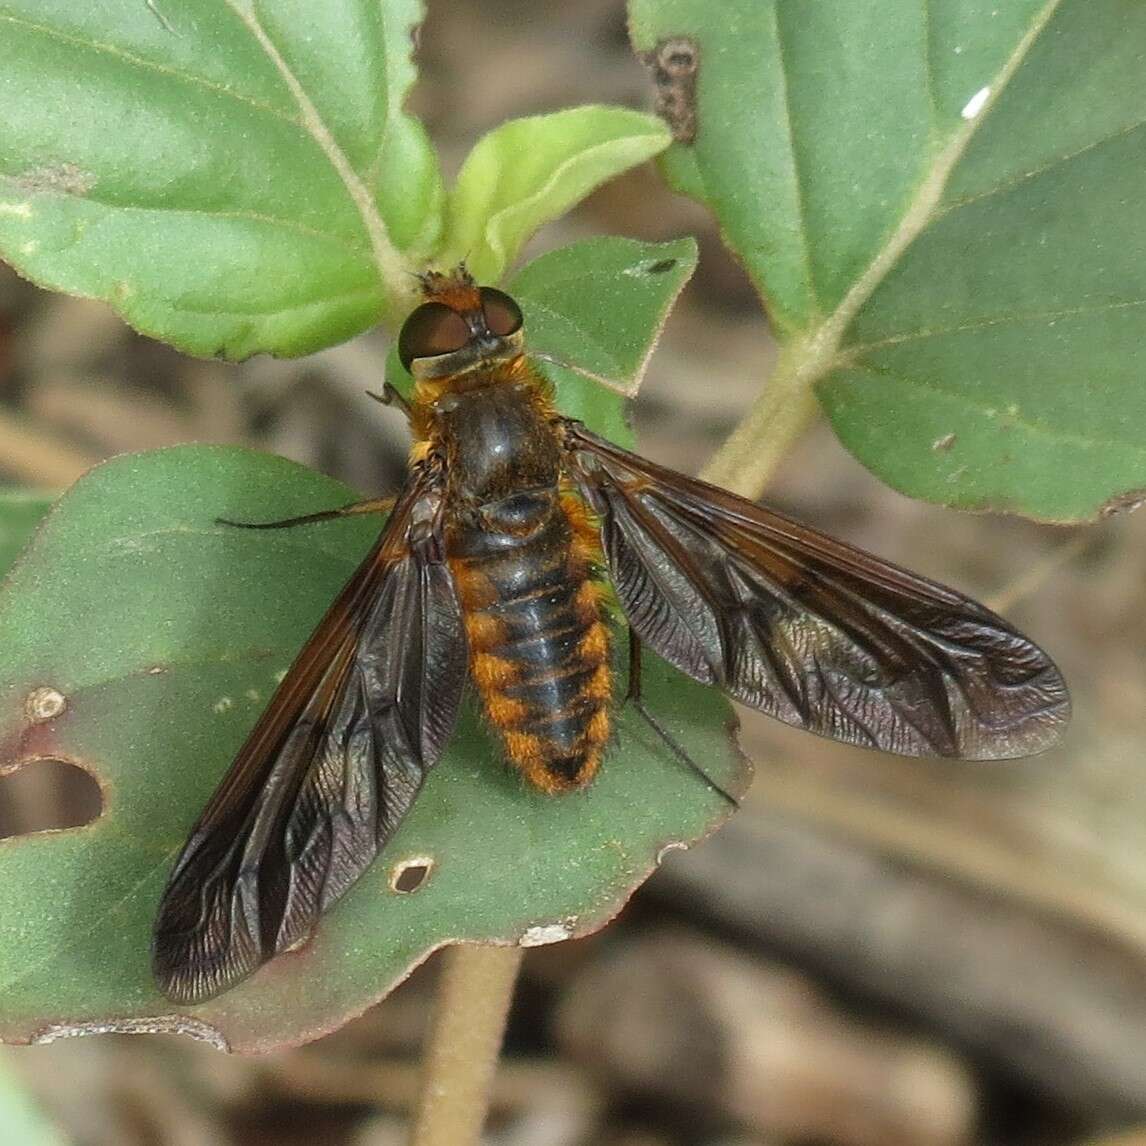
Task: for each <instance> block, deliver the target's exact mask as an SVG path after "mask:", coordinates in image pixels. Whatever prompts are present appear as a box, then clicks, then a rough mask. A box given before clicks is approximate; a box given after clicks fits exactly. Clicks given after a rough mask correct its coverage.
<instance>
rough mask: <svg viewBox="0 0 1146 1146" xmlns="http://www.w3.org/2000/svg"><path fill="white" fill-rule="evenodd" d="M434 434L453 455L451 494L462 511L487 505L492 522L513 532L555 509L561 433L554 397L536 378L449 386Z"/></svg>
mask: <svg viewBox="0 0 1146 1146" xmlns="http://www.w3.org/2000/svg"><path fill="white" fill-rule="evenodd" d="M433 436H434V437H435V438H436V439H437V442H438V444H439V448H440V449H442V450H443V452H444V454H445V456H446V459H447V474H448V482H449V489H448V494H447V499H448V501H449V502H450V503H451V505H452V506H453V507H454V508H455V509H457V510H458V511H459V512H467V511H468V512H471V513H474V514H480V513H481V511H482V510H483V509H486V510H488V511H490V513H491V514H492V520H491V527H493V528H500V527H501V526H502V525H504V526H505V527H506V528H508V529H509V531H510V532H515V531H516V530H517V528H518V527H519V526H520V525H521V524H524V522H525V521H527V520H529V519H531V518H533V519H537V520H540V518H541V517H542V516H545V515H547V513H548V511H549V509H550V508H551V505H552V503H553V500H554V499H555V498H556V495H557V489H558V484H559V480H560V476H561V449H560V439H559V437H558V434H557V430H556V428H555V426H554V423H553V413H552V407H551V406H550V403H549V400H548V397H547V396H546V395H545V393H544V392H543V391H542V390H541V389H540V388H539V387H537V386H536V385H535V384H534V383H533V382H532V381H529V380H523V381H517V382H498V381H494V382H491V384H490V385H487V386H482V387H478V388H473V389H463V390H456V391H451V392H447V393H445V394H443V395H442V397H440V398H439V399H438V400H437V401H436V402H435V404H434V427H433Z"/></svg>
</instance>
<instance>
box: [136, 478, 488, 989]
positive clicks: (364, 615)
mask: <svg viewBox="0 0 1146 1146" xmlns="http://www.w3.org/2000/svg"><path fill="white" fill-rule="evenodd" d="M420 501H423V498H422V497H421V494H420V492H419V490H418V489H417V488H414V489H412V490H411V491H409V492H408V493H407V494H404V495H403V497H402V498H401V499H400V500H399V502H398V505H397V506H396V507H395V509H394V512H393V514H392V515H391V518H390V521H389V522H388V523H387V526H386V528H385V530H384V532H383V534H382V536H381V537H380V538H379V540H378V542H377V544H376V545H375V546H374V548H373V550H372V551H371V552H370V554H369V555H368V556H367V558H366V560H365V561H364V562H363V563H362V565H361V566H360V567H359V568H358V570H357V571H356V572H355V574H354V576H353V577H352V578H351V580H350V581H349V582H348V583H347V585H346V587H345V588H344V589H343V591H342V593H341V594H340V596H339V597H338V599H337V600H336V601H335V603H334V604H333V605H332V606H331V608H330V609H329V610H328V611H327V613H326V615H325V617H324V618H323V619H322V621H321V622H320V623H319V625H318V627H317V629H316V630H315V631H314V633H313V634H312V635H311V637H310V639H309V640H308V641H307V643H306V645H305V646H304V647H303V650H302V652H301V653H300V654H299V656H298V657H297V659H296V660H295V662H294V664H293V665H292V666H291V668H290V671H289V672H288V673H287V675H286V677H285V678H284V679H283V682H282V684H281V685H280V686H279V689H278V691H277V692H276V693H275V695H274V697H273V698H272V700H271V702H270V704H269V705H268V707H267V709H266V711H265V712H264V713H263V715H262V717H261V718H260V720H259V722H258V724H257V725H256V726H255V729H254V730H253V732H252V733H251V735H250V737H249V738H248V739H247V742H246V743H245V744H244V746H243V748H242V749H241V750H240V752H239V755H238V756H237V757H236V759H235V762H234V764H233V765H232V767H231V770H230V771H229V772H228V773H227V775H226V777H225V778H224V780H223V782H222V783H221V784H220V786H219V788H218V789H217V791H216V792H215V794H214V795H213V796H212V798H211V800H210V802H209V803H208V805H207V807H206V809H205V810H204V812H203V814H202V816H201V817H200V819H199V822H198V823H197V824H196V825H195V828H194V829H193V831H192V833H191V836H190V838H189V840H188V842H187V844H186V846H185V848H184V850H183V853H182V854H181V856H180V857H179V860H178V862H177V864H176V867H175V870H174V873H173V874H172V876H171V878H170V880H169V882H168V885H167V889H166V891H165V892H164V895H163V899H162V902H161V904H160V908H159V915H158V918H157V921H156V926H155V935H154V943H153V966H154V970H155V975H156V979H157V981H158V983H159V986H160V988H161V989H162V990H163V992H164V994H166V995H167V996H168V997H169V998H171V999H173V1000H174V1001H176V1002H180V1003H194V1002H200V1001H202V1000H204V999H207V998H210V997H211V996H212V995H215V994H218V993H219V992H220V991H223V990H225V989H226V988H228V987H229V986H231V985H232V984H234V983H236V982H238V981H239V980H240V979H242V978H244V977H245V976H246V975H248V974H250V973H251V972H252V971H253V970H254V969H255V968H256V967H258V966H259V965H260V964H261V963H263V962H265V961H266V960H267V959H269V958H271V957H272V956H273V955H275V954H276V953H278V952H280V951H283V950H285V949H287V948H289V947H291V946H293V945H294V944H296V943H298V942H300V941H302V940H304V939H305V938H306V937H307V936H309V935H310V934H311V932H312V931H313V930H314V927H315V924H316V922H317V920H318V918H319V916H320V915H321V914H322V913H323V912H324V911H325V910H326V909H327V908H328V907H329V906H330V905H331V904H332V903H333V902H334V901H335V900H336V899H338V898H339V896H341V895H342V894H343V892H345V891H346V890H347V888H349V887H350V885H351V884H352V883H353V882H354V881H355V880H356V879H357V878H358V877H359V875H361V873H362V872H363V871H364V870H365V868H366V867H367V866H368V865H369V864H370V862H371V861H372V860H373V859H374V857H375V855H376V854H377V853H378V851H379V849H380V848H381V847H382V846H383V845H384V844H385V843H386V841H387V840H388V839H389V838H390V836H391V835H392V834H393V832H394V830H395V829H396V828H397V826H398V824H399V823H400V822H401V820H402V818H403V816H404V815H405V814H406V812H407V811H408V810H409V808H410V805H411V804H412V803H413V801H414V797H415V796H416V795H417V792H418V789H419V788H420V786H421V784H422V781H423V779H424V778H425V775H426V773H427V772H428V771H429V769H430V768H431V767H432V766H433V765H434V764H435V763H436V762H437V760H438V759H439V758H440V756H441V753H442V750H443V748H444V746H445V743H446V741H447V739H448V738H449V735H450V732H451V730H452V728H453V725H454V720H455V718H456V716H457V710H458V704H459V701H460V698H461V693H462V686H463V684H464V681H465V676H466V644H465V633H464V629H463V627H462V620H461V612H460V608H459V606H458V602H457V597H456V594H455V591H454V585H453V582H452V579H451V577H450V574H449V570H448V568H447V566H446V565H445V563H444V562H443V561H442V560H441V559H440V554H439V553H438V552H436V542H435V539H432V538H431V539H428V540H427V541H426V542H425V543H413V542H411V540H410V538H409V530H410V522H411V518H412V517H414V516H416V510H417V508H418V504H419V502H420Z"/></svg>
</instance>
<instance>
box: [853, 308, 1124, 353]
mask: <svg viewBox="0 0 1146 1146" xmlns="http://www.w3.org/2000/svg"><path fill="white" fill-rule="evenodd" d="M1139 306H1146V299H1143V298H1132V299H1125V300H1123V301H1120V302H1110V303H1103V304H1102V305H1100V306H1073V307H1064V308H1062V309H1060V310H1042V311H1029V312H1028V313H1026V314H1004V315H994V316H992V317H990V318H983V319H980V320H977V321H975V322H961V323H958V324H956V325H955V326H934V327H925V328H921V329H919V330H908V331H904V332H903V333H901V334H893V335H889V336H888V337H887V338H880V339H877V340H876V341H874V342H856V343H852V344H851V345H849V346H847V347H846V348H845V351H844V354H843V355H842V358H844V359H851V358H852V357H853V356H855V355H859V354H863V353H865V352H866V351H868V350H880V349H882V348H883V347H885V346H898V345H899V344H900V343H904V342H919V341H922V340H924V339H927V338H941V337H943V336H944V335H947V334H961V333H963V332H965V331H973V330H986V329H989V328H990V327H992V326H1010V325H1016V326H1017V325H1021V324H1022V323H1025V322H1043V321H1047V320H1055V319H1059V318H1076V317H1081V316H1084V315H1091V314H1106V313H1108V312H1109V311H1116V310H1130V309H1133V308H1134V307H1139Z"/></svg>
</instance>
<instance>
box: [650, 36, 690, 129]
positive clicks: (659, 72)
mask: <svg viewBox="0 0 1146 1146" xmlns="http://www.w3.org/2000/svg"><path fill="white" fill-rule="evenodd" d="M641 61H642V62H643V63H644V64H645V65H646V66H648V67H649V68H651V69H652V73H653V83H654V84H655V85H656V100H655V102H654V104H653V110H654V111H655V112H656V114H657V115H659V116H660V117H661V119H663V120H664V121H665V123H667V124H668V126H669V130H670V131H671V132H672V137H673V139H674V140H675V141H676V142H677V143H692V142H693V141H694V140H695V139H696V76H697V72H698V71H699V70H700V45H699V44H698V43H697V42H696V41H695V40H694V39H693V38H692V37H691V36H670V37H669V38H668V39H664V40H658V41H657V43H656V45H655V47H654V48H653V49H652V51H650V52H643V53H642V54H641Z"/></svg>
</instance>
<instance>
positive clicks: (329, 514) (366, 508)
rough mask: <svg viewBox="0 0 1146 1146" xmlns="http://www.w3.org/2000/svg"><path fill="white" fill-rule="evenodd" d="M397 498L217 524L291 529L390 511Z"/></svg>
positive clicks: (225, 519)
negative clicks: (275, 519)
mask: <svg viewBox="0 0 1146 1146" xmlns="http://www.w3.org/2000/svg"><path fill="white" fill-rule="evenodd" d="M395 500H396V499H395V498H392V497H376V498H371V500H370V501H356V502H352V503H351V504H350V505H342V506H339V507H338V508H337V509H323V510H320V511H319V512H318V513H304V514H303V515H302V516H301V517H285V518H283V519H282V520H281V521H230V520H228V519H227V518H225V517H216V518H215V524H216V525H233V526H235V528H237V529H289V528H290V527H291V526H294V525H311V524H313V523H314V522H316V521H333V520H334V518H336V517H354V516H356V515H357V514H360V513H389V512H390V510H392V509H393V508H394V502H395Z"/></svg>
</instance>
